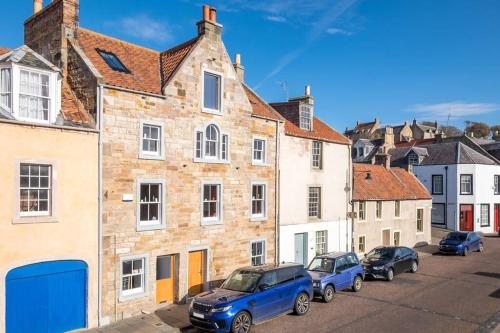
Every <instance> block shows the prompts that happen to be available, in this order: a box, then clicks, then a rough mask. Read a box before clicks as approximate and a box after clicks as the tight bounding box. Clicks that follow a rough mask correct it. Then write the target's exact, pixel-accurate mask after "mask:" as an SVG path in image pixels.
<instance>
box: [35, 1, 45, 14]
mask: <svg viewBox="0 0 500 333" xmlns="http://www.w3.org/2000/svg"><path fill="white" fill-rule="evenodd" d="M42 9H43V0H33V14H37V13H38V12H41V11H42Z"/></svg>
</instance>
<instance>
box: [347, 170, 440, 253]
mask: <svg viewBox="0 0 500 333" xmlns="http://www.w3.org/2000/svg"><path fill="white" fill-rule="evenodd" d="M353 210H354V211H355V212H356V218H355V219H354V228H353V229H354V230H353V240H354V249H355V251H356V252H357V253H358V254H364V253H368V252H369V251H371V250H372V249H373V248H375V247H378V246H391V245H395V246H407V247H410V248H412V247H415V246H419V245H424V244H430V243H431V212H432V197H431V195H430V194H429V192H428V191H427V190H426V189H425V187H424V186H423V185H422V184H421V183H420V182H419V181H418V179H417V178H416V177H415V176H414V175H413V174H411V173H409V172H408V171H406V170H404V169H401V168H386V167H385V166H382V165H371V164H357V163H354V165H353Z"/></svg>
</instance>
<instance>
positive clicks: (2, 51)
mask: <svg viewBox="0 0 500 333" xmlns="http://www.w3.org/2000/svg"><path fill="white" fill-rule="evenodd" d="M9 51H10V49H9V48H6V47H0V55H2V54H4V53H7V52H9Z"/></svg>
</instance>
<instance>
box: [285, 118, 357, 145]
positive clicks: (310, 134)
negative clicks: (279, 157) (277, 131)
mask: <svg viewBox="0 0 500 333" xmlns="http://www.w3.org/2000/svg"><path fill="white" fill-rule="evenodd" d="M285 134H287V135H291V136H297V137H300V138H307V139H313V140H321V141H328V142H333V143H340V144H345V145H347V144H349V143H350V141H349V139H348V138H346V137H345V136H343V135H342V134H340V133H339V132H337V131H335V130H334V129H333V128H331V127H330V126H328V125H327V124H325V123H324V122H322V121H321V120H319V119H318V118H317V117H314V119H313V130H312V131H306V130H303V129H301V128H300V127H299V126H297V125H295V124H294V123H293V122H291V121H290V120H288V119H287V120H285Z"/></svg>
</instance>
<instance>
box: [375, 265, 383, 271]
mask: <svg viewBox="0 0 500 333" xmlns="http://www.w3.org/2000/svg"><path fill="white" fill-rule="evenodd" d="M382 269H384V266H373V270H375V271H380V270H382Z"/></svg>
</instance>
